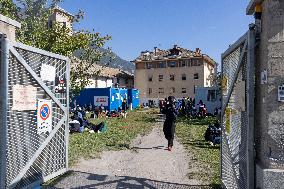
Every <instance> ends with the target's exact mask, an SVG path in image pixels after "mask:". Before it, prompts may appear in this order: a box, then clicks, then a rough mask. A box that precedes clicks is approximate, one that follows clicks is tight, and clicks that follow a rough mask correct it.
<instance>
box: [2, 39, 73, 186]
mask: <svg viewBox="0 0 284 189" xmlns="http://www.w3.org/2000/svg"><path fill="white" fill-rule="evenodd" d="M0 36H1V39H0V40H1V41H0V42H1V53H0V54H1V64H0V65H1V66H0V77H1V80H0V87H1V91H0V93H1V94H0V95H1V98H0V99H1V100H0V116H1V117H0V124H1V125H0V126H1V127H0V128H1V130H0V144H1V145H0V153H1V154H0V157H1V159H0V163H1V164H0V165H1V167H0V168H1V169H0V171H1V172H0V188H32V187H34V186H36V185H39V184H41V183H42V182H45V181H47V180H50V179H52V178H54V177H56V176H58V175H60V174H62V173H64V172H66V171H67V169H68V156H67V154H68V135H69V129H68V125H67V124H68V110H69V108H68V104H69V103H68V102H69V99H68V96H69V95H68V94H69V91H68V83H69V60H68V58H66V57H64V56H60V55H57V54H53V53H50V52H46V51H43V50H40V49H37V48H33V47H30V46H26V45H24V44H20V43H11V42H9V41H8V40H7V39H6V38H5V36H4V35H0ZM44 66H45V70H43V67H44ZM47 68H54V69H50V70H49V69H47ZM43 72H44V73H45V75H48V76H45V77H51V78H53V77H52V76H53V75H54V77H55V78H54V81H52V79H51V80H48V79H45V80H44V79H42V78H43V75H44V74H43ZM65 86H66V87H65ZM32 94H34V98H32V96H33V95H32ZM34 99H36V100H35V102H34ZM39 99H43V100H45V101H48V102H49V104H51V105H50V108H49V106H48V104H44V105H43V106H42V107H43V108H40V109H39V107H37V106H39ZM32 103H34V106H35V108H33V107H32V105H33V104H32ZM39 115H40V116H39ZM39 119H42V120H43V122H42V123H41V125H40V128H39ZM44 120H45V121H44ZM46 120H49V121H50V123H52V124H48V122H47V121H46ZM47 128H49V129H50V130H49V132H48V131H44V129H47ZM39 129H41V130H43V132H41V133H40V132H39Z"/></svg>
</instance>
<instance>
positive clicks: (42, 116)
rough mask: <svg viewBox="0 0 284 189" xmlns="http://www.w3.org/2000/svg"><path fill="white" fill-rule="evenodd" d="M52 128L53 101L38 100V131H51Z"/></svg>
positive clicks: (39, 132)
mask: <svg viewBox="0 0 284 189" xmlns="http://www.w3.org/2000/svg"><path fill="white" fill-rule="evenodd" d="M51 130H52V101H51V100H44V99H40V100H38V108H37V133H38V134H42V133H46V132H48V133H50V132H51Z"/></svg>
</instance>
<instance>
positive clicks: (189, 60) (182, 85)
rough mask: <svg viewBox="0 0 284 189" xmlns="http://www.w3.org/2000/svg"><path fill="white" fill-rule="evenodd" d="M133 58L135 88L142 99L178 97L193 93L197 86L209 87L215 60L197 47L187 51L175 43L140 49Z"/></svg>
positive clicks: (156, 100)
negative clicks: (168, 46) (172, 45)
mask: <svg viewBox="0 0 284 189" xmlns="http://www.w3.org/2000/svg"><path fill="white" fill-rule="evenodd" d="M134 62H135V66H136V69H135V82H134V83H135V84H134V85H135V88H137V89H139V90H140V99H141V103H148V102H149V101H155V102H156V103H157V102H158V99H164V98H166V97H168V96H170V95H172V96H175V97H176V98H177V99H180V98H183V97H194V94H195V88H196V87H197V86H199V87H200V86H202V87H210V86H212V85H213V81H212V77H213V76H214V74H215V67H216V63H215V61H214V60H212V59H211V58H210V57H209V56H208V55H206V54H202V53H201V50H200V49H199V48H197V49H196V51H190V50H187V49H184V48H181V47H178V46H177V45H174V47H173V48H172V49H169V50H161V49H158V48H154V51H153V52H149V51H145V52H141V55H140V56H139V57H138V58H136V59H135V60H134Z"/></svg>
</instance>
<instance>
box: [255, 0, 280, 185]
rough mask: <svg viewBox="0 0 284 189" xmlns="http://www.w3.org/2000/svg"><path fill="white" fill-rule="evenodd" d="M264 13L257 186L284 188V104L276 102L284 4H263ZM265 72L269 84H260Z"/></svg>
mask: <svg viewBox="0 0 284 189" xmlns="http://www.w3.org/2000/svg"><path fill="white" fill-rule="evenodd" d="M262 9H263V13H262V30H261V34H260V44H259V46H258V48H257V49H256V53H257V54H256V88H255V90H256V93H255V94H256V99H255V145H256V159H257V162H256V163H257V179H256V183H257V187H259V188H263V189H264V188H284V176H283V175H284V174H283V171H284V103H283V102H278V101H277V93H278V86H279V85H282V84H283V83H284V1H283V0H264V1H263V2H262ZM264 70H267V76H268V77H267V83H264V84H261V77H260V76H261V72H263V71H264ZM281 177H282V178H281Z"/></svg>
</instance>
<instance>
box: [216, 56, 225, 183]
mask: <svg viewBox="0 0 284 189" xmlns="http://www.w3.org/2000/svg"><path fill="white" fill-rule="evenodd" d="M221 60H222V61H221V78H223V71H224V68H223V59H222V56H221ZM215 73H217V72H215ZM221 95H222V97H221V105H222V104H223V87H222V86H221ZM220 114H221V115H220V125H221V141H220V149H221V150H220V151H221V153H220V156H221V157H220V176H221V182H222V183H223V171H222V167H223V156H222V155H223V133H224V129H223V123H224V118H223V117H224V116H223V115H222V112H220Z"/></svg>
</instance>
